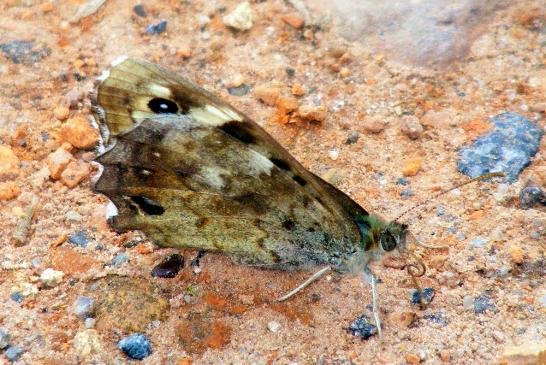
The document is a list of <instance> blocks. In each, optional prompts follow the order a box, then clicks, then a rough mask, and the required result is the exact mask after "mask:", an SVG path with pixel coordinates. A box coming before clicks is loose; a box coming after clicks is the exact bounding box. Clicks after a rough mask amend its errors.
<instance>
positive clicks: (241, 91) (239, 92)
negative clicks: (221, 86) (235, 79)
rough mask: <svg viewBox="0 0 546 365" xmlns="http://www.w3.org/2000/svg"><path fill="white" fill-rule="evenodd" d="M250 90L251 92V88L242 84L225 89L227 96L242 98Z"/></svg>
mask: <svg viewBox="0 0 546 365" xmlns="http://www.w3.org/2000/svg"><path fill="white" fill-rule="evenodd" d="M250 90H252V88H251V87H250V86H249V85H246V84H242V85H241V86H235V87H228V89H227V91H228V93H229V95H233V96H244V95H246V94H248V93H249V92H250Z"/></svg>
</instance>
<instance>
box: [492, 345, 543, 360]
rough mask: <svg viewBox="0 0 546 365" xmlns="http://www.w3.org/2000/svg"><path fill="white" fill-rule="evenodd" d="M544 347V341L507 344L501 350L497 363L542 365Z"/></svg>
mask: <svg viewBox="0 0 546 365" xmlns="http://www.w3.org/2000/svg"><path fill="white" fill-rule="evenodd" d="M545 359H546V348H545V346H544V343H532V342H530V343H524V344H523V345H519V346H509V347H506V348H505V349H504V350H503V351H502V355H501V358H500V360H499V361H498V364H503V365H504V364H506V365H544V363H545V362H544V360H545Z"/></svg>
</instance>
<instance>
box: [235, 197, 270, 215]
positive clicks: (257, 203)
mask: <svg viewBox="0 0 546 365" xmlns="http://www.w3.org/2000/svg"><path fill="white" fill-rule="evenodd" d="M233 199H234V200H235V201H237V202H239V203H241V204H242V205H244V206H245V207H248V208H250V209H252V210H253V211H254V212H255V213H257V214H263V213H265V212H266V210H267V207H266V205H265V204H264V203H263V197H262V196H260V195H258V194H254V193H248V194H243V195H239V196H235V197H233Z"/></svg>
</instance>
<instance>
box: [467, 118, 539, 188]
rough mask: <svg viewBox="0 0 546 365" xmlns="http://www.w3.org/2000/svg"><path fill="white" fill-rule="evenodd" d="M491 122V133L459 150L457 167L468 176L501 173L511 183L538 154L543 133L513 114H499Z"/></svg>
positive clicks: (532, 124)
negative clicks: (492, 126)
mask: <svg viewBox="0 0 546 365" xmlns="http://www.w3.org/2000/svg"><path fill="white" fill-rule="evenodd" d="M491 122H492V123H493V125H494V128H493V129H492V130H491V131H490V132H488V133H486V134H484V135H482V136H481V137H479V138H478V139H477V140H475V141H474V142H473V143H472V144H470V145H467V146H464V147H462V148H461V149H460V150H459V160H458V161H457V168H458V169H459V171H461V172H462V173H463V174H465V175H468V176H470V177H477V176H480V175H483V174H487V173H490V172H499V171H500V172H504V173H505V174H506V181H509V182H513V181H515V180H516V179H517V177H518V175H519V174H520V172H521V171H522V170H523V169H524V168H525V167H526V166H527V165H529V163H530V162H531V157H533V156H534V155H535V154H536V153H537V152H538V149H539V146H540V140H541V138H542V136H543V135H544V131H543V130H542V128H540V127H539V126H537V125H535V124H534V123H531V122H529V121H528V120H527V119H526V118H525V117H524V116H522V115H520V114H518V113H513V112H510V113H503V114H499V115H497V116H495V117H493V118H491Z"/></svg>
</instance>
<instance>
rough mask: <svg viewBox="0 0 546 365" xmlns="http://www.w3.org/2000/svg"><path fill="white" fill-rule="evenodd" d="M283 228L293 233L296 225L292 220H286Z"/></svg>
mask: <svg viewBox="0 0 546 365" xmlns="http://www.w3.org/2000/svg"><path fill="white" fill-rule="evenodd" d="M282 226H283V228H284V229H286V230H288V231H291V230H292V229H293V228H294V226H295V223H294V221H293V220H292V219H286V220H285V221H284V222H282Z"/></svg>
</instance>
